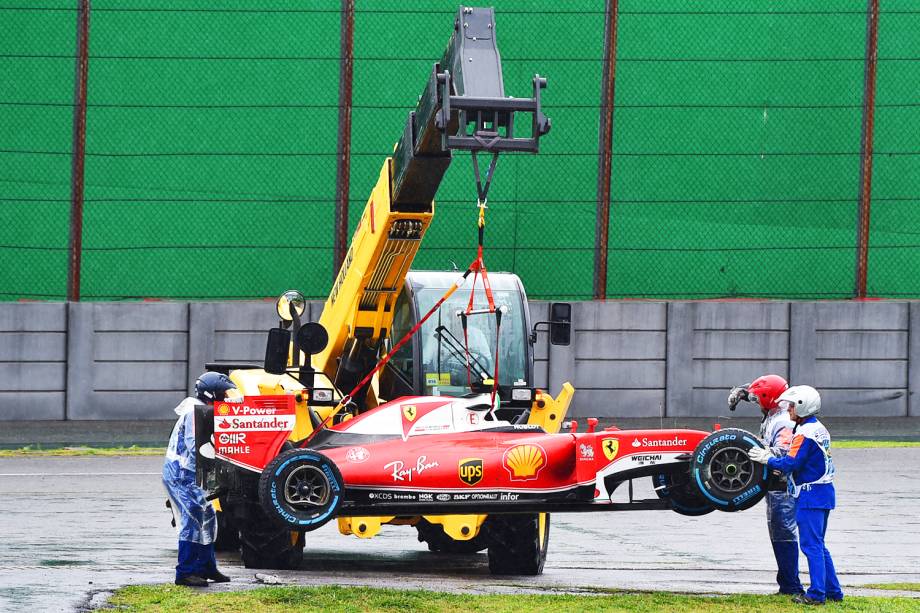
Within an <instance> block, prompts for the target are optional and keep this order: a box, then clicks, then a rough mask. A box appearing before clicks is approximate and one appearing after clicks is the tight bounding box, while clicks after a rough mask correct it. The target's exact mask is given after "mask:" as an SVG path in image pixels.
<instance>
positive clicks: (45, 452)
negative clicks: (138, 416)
mask: <svg viewBox="0 0 920 613" xmlns="http://www.w3.org/2000/svg"><path fill="white" fill-rule="evenodd" d="M165 453H166V448H165V447H138V446H137V445H132V446H130V447H58V448H55V449H41V448H39V447H21V448H19V449H0V458H19V457H25V456H91V455H97V456H116V455H163V454H165Z"/></svg>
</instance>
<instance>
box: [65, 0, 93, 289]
mask: <svg viewBox="0 0 920 613" xmlns="http://www.w3.org/2000/svg"><path fill="white" fill-rule="evenodd" d="M89 11H90V0H79V7H78V8H77V68H76V77H75V78H74V94H73V147H72V151H71V166H70V168H71V174H70V258H69V265H68V272H67V299H68V300H71V301H78V300H80V260H81V256H82V250H83V169H84V161H85V158H86V82H87V78H88V75H89Z"/></svg>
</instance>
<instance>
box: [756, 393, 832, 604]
mask: <svg viewBox="0 0 920 613" xmlns="http://www.w3.org/2000/svg"><path fill="white" fill-rule="evenodd" d="M778 403H779V406H780V407H781V408H785V409H786V410H788V411H789V416H790V417H791V418H792V419H793V420H795V423H796V427H795V430H794V431H793V438H792V446H791V447H790V448H789V453H788V454H787V455H786V456H784V457H781V458H777V457H774V456H773V454H771V453H770V451H769V450H767V449H761V448H759V447H754V448H753V449H751V450H750V451H749V452H748V455H749V456H750V457H751V459H752V460H754V461H755V462H760V463H761V464H766V465H767V466H768V467H769V468H774V469H778V470H781V471H783V473H785V474H786V475H787V476H788V481H789V491H790V492H792V495H793V496H794V497H795V498H796V513H795V519H796V524H797V525H798V529H799V543H800V545H801V548H802V553H803V554H805V557H806V558H807V559H808V573H809V575H810V576H811V585H810V586H809V587H808V591H807V592H805V593H804V594H801V595H797V596H794V597H793V598H792V600H793V601H794V602H797V603H800V604H811V605H820V604H824V601H825V600H835V601H840V600H843V590H842V589H841V588H840V582H839V581H838V580H837V572H836V570H835V569H834V561H833V559H831V553H830V552H829V551H828V550H827V547H826V546H825V545H824V535H825V533H826V532H827V522H828V518H829V516H830V512H831V509H833V508H834V507H835V506H836V493H835V491H834V461H833V460H832V459H831V454H830V448H831V435H830V433H829V432H828V431H827V428H825V427H824V425H822V424H821V422H820V421H818V418H817V417H816V415H817V414H818V413H819V412H820V411H821V395H820V394H819V393H818V390H816V389H815V388H813V387H810V386H808V385H797V386H794V387H790V388H789V389H788V390H786V391H785V392H783V394H782V395H781V396H780V397H779V400H778Z"/></svg>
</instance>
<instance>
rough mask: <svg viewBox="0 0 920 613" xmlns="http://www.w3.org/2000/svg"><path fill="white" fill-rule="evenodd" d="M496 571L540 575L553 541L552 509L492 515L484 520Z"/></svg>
mask: <svg viewBox="0 0 920 613" xmlns="http://www.w3.org/2000/svg"><path fill="white" fill-rule="evenodd" d="M483 529H484V530H485V531H486V535H487V538H488V540H489V571H491V573H492V574H493V575H539V574H541V573H542V572H543V565H544V564H545V563H546V550H547V547H548V545H549V513H521V514H514V515H490V516H489V517H487V518H486V521H485V522H484V523H483Z"/></svg>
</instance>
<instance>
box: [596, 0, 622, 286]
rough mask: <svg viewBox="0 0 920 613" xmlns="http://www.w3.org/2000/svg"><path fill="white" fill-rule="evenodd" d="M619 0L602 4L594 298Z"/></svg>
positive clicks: (599, 276) (606, 205) (600, 276)
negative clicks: (602, 58) (603, 5)
mask: <svg viewBox="0 0 920 613" xmlns="http://www.w3.org/2000/svg"><path fill="white" fill-rule="evenodd" d="M618 5H619V0H607V3H606V6H605V7H604V72H603V76H602V77H601V79H602V82H601V111H600V131H599V132H600V133H599V135H598V146H597V221H596V223H595V233H594V298H595V300H604V299H605V298H606V297H607V238H608V234H609V226H610V168H611V165H612V158H613V94H614V86H615V84H616V65H617V16H618V14H619V10H618Z"/></svg>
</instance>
